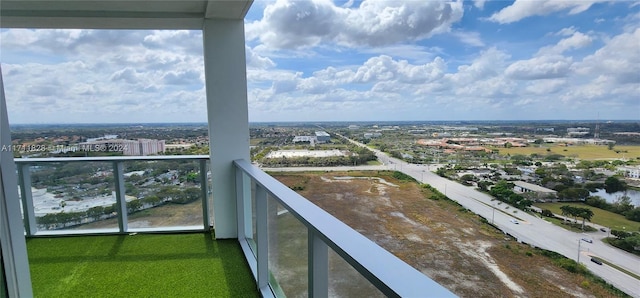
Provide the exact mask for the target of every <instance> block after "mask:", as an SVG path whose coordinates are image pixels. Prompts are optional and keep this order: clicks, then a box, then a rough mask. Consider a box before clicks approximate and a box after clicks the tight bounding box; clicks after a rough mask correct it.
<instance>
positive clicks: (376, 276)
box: [234, 160, 455, 297]
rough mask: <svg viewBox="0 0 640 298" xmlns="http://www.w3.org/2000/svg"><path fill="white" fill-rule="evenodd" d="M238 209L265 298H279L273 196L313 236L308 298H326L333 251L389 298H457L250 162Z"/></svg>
mask: <svg viewBox="0 0 640 298" xmlns="http://www.w3.org/2000/svg"><path fill="white" fill-rule="evenodd" d="M234 165H235V168H236V174H235V175H236V192H237V193H236V195H237V206H238V209H237V210H238V214H237V216H238V240H239V241H240V245H241V247H242V249H243V251H244V254H245V256H246V258H247V261H248V262H249V265H250V268H251V270H252V271H253V274H254V277H255V278H256V281H257V285H258V288H259V290H260V292H261V294H262V295H263V296H265V297H270V296H276V295H275V294H274V293H275V291H274V288H275V287H276V286H275V285H273V284H271V283H270V281H269V276H270V272H269V261H268V254H269V245H268V241H269V239H268V237H267V235H268V233H269V230H268V229H269V227H268V225H267V217H268V214H267V212H268V209H269V208H268V200H267V198H268V197H269V196H270V197H271V198H273V199H275V201H276V202H277V203H279V204H280V205H282V206H283V207H284V208H285V209H286V210H288V211H289V213H291V214H292V215H293V216H294V217H295V218H296V219H297V220H298V221H300V222H301V223H302V224H303V225H304V226H305V227H306V228H307V231H308V240H307V247H308V250H309V251H308V272H309V273H308V274H309V276H308V280H309V282H308V293H309V297H327V296H328V290H329V279H328V276H329V259H328V250H329V248H331V249H332V250H333V251H335V252H336V253H337V255H338V256H340V257H341V258H342V259H343V260H345V261H346V262H347V263H348V264H349V265H351V266H352V267H353V268H354V269H355V270H356V271H358V272H359V273H360V274H361V275H362V276H363V277H364V278H366V279H367V280H368V281H369V282H370V283H371V284H372V285H374V286H375V287H376V288H378V290H380V291H381V292H382V293H383V294H384V295H386V296H387V297H455V295H454V294H453V293H451V292H450V291H449V290H447V289H446V288H444V287H443V286H442V285H440V284H438V283H437V282H435V281H433V280H432V279H430V278H428V277H427V276H426V275H424V274H422V273H421V272H419V271H418V270H416V269H414V268H413V267H411V266H409V265H408V264H407V263H405V262H403V261H402V260H400V259H399V258H397V257H396V256H394V255H393V254H391V253H390V252H389V251H387V250H385V249H384V248H382V247H380V246H379V245H377V244H375V243H374V242H372V241H371V240H369V239H367V238H366V237H365V236H363V235H362V234H360V233H358V232H357V231H355V230H354V229H352V228H351V227H349V226H347V225H346V224H345V223H343V222H342V221H340V220H338V219H337V218H335V217H333V216H332V215H330V214H329V213H327V212H326V211H324V210H322V209H321V208H320V207H318V206H316V205H314V204H313V203H311V202H310V201H308V200H307V199H305V198H304V197H302V196H300V195H299V194H298V193H296V192H294V191H293V190H291V189H289V188H288V187H287V186H285V185H284V184H282V183H280V182H279V181H277V180H276V179H274V178H273V177H271V176H269V175H268V174H267V173H265V172H263V171H262V170H260V169H259V168H257V167H255V166H253V165H252V164H251V163H250V162H248V161H246V160H235V161H234ZM251 181H253V182H255V184H256V189H255V204H256V208H255V209H256V214H255V217H256V222H257V223H256V238H257V239H255V248H256V251H255V252H254V251H253V249H252V246H253V243H252V242H254V239H253V233H252V232H253V231H252V230H251V227H252V220H253V214H252V209H251V195H252V194H251V188H250V182H251Z"/></svg>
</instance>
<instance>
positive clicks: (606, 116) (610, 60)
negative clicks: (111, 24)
mask: <svg viewBox="0 0 640 298" xmlns="http://www.w3.org/2000/svg"><path fill="white" fill-rule="evenodd" d="M245 29H246V41H247V43H246V48H245V51H246V57H247V78H248V98H249V120H250V121H251V122H256V123H257V122H300V121H304V122H328V121H465V120H480V121H481V120H602V121H607V120H614V121H615V120H640V42H639V40H640V2H639V1H599V0H581V1H547V0H540V1H526V0H525V1H521V0H517V1H513V2H512V1H484V0H476V1H455V2H451V1H382V0H379V1H371V0H368V1H333V2H332V1H328V0H313V1H294V0H278V1H255V2H254V3H253V6H252V8H251V9H250V11H249V13H248V14H247V17H246V19H245ZM201 43H202V35H201V33H200V32H199V31H127V30H31V29H2V30H1V31H0V62H1V63H2V74H3V79H4V85H5V94H6V98H7V106H8V112H9V120H10V122H11V123H12V124H38V123H43V124H49V123H53V124H55V123H193V122H206V121H207V118H206V117H207V113H206V100H205V94H204V84H203V82H204V73H203V70H204V69H203V58H202V45H201Z"/></svg>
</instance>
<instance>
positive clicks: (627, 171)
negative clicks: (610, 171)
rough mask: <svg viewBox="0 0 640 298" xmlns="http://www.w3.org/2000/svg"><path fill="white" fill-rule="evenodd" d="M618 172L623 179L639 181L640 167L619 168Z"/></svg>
mask: <svg viewBox="0 0 640 298" xmlns="http://www.w3.org/2000/svg"><path fill="white" fill-rule="evenodd" d="M618 172H620V173H621V174H622V175H623V176H624V177H625V178H631V179H640V166H635V167H631V166H625V167H619V168H618Z"/></svg>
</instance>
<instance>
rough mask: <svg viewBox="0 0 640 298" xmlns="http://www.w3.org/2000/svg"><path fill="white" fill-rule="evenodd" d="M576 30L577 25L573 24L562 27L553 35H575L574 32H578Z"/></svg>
mask: <svg viewBox="0 0 640 298" xmlns="http://www.w3.org/2000/svg"><path fill="white" fill-rule="evenodd" d="M576 31H577V30H576V27H574V26H571V27H568V28H562V29H560V31H558V32H556V33H554V34H553V35H557V36H571V35H573V34H574V33H576Z"/></svg>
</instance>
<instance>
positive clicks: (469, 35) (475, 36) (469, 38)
mask: <svg viewBox="0 0 640 298" xmlns="http://www.w3.org/2000/svg"><path fill="white" fill-rule="evenodd" d="M452 34H453V36H455V37H457V38H458V39H460V41H461V42H463V43H465V44H468V45H471V46H474V47H484V42H483V41H482V38H481V37H480V33H478V32H464V31H458V30H457V31H454V32H453V33H452Z"/></svg>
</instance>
